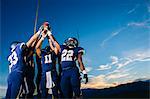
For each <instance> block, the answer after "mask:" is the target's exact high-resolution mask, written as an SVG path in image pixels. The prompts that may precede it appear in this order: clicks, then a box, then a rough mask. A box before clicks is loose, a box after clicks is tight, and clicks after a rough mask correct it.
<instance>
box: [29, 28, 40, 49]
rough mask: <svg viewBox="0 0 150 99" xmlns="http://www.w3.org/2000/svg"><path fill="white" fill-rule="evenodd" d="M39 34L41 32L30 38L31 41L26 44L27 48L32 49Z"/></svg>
mask: <svg viewBox="0 0 150 99" xmlns="http://www.w3.org/2000/svg"><path fill="white" fill-rule="evenodd" d="M39 34H40V32H39V31H38V32H37V33H36V34H34V35H33V36H32V37H31V38H30V40H29V41H28V42H27V43H26V45H27V47H30V46H31V45H32V44H33V43H34V41H36V40H37V38H38V36H39Z"/></svg>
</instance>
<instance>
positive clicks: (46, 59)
mask: <svg viewBox="0 0 150 99" xmlns="http://www.w3.org/2000/svg"><path fill="white" fill-rule="evenodd" d="M44 57H45V64H47V63H51V62H52V59H51V54H49V55H45V56H44Z"/></svg>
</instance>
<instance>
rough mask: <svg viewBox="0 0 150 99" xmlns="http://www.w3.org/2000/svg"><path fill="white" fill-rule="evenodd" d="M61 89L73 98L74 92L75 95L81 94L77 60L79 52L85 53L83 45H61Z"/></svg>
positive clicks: (66, 95)
mask: <svg viewBox="0 0 150 99" xmlns="http://www.w3.org/2000/svg"><path fill="white" fill-rule="evenodd" d="M60 47H61V52H60V54H61V67H62V75H61V90H62V93H63V95H64V97H65V98H72V93H73V92H74V94H75V96H80V74H79V69H78V67H77V66H76V60H77V57H78V54H79V53H83V52H84V49H83V48H82V47H74V48H69V47H68V46H66V45H61V46H60Z"/></svg>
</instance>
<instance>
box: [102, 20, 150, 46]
mask: <svg viewBox="0 0 150 99" xmlns="http://www.w3.org/2000/svg"><path fill="white" fill-rule="evenodd" d="M129 27H141V28H146V29H150V19H146V20H144V21H141V22H134V21H133V22H129V23H127V24H126V26H124V27H121V28H119V29H117V30H116V31H114V32H112V33H111V34H110V35H109V36H108V37H106V38H105V39H104V40H103V41H102V42H101V44H100V46H101V48H103V47H104V46H105V44H106V43H107V42H108V41H110V40H111V39H112V38H114V37H116V36H117V35H119V34H121V33H122V32H123V31H124V30H126V29H128V28H129Z"/></svg>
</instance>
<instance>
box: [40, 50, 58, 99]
mask: <svg viewBox="0 0 150 99" xmlns="http://www.w3.org/2000/svg"><path fill="white" fill-rule="evenodd" d="M41 61H42V77H41V84H40V85H41V98H48V97H49V98H52V94H53V95H54V97H58V86H57V85H58V84H57V83H58V75H57V71H56V55H55V53H54V52H53V51H50V47H48V48H47V49H43V50H41Z"/></svg>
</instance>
